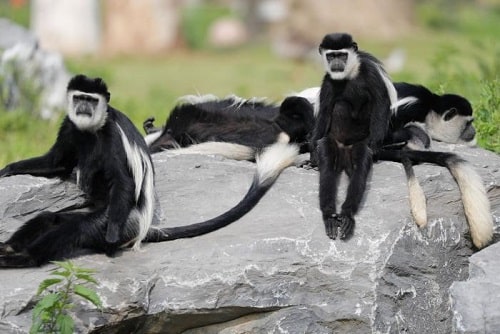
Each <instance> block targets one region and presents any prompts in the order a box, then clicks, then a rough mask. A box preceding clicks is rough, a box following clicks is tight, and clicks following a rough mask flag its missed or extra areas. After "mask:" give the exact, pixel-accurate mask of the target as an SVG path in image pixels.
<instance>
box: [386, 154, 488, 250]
mask: <svg viewBox="0 0 500 334" xmlns="http://www.w3.org/2000/svg"><path fill="white" fill-rule="evenodd" d="M376 156H377V158H378V159H380V160H387V161H396V162H403V161H404V159H409V160H410V161H411V162H413V163H433V164H437V165H440V166H443V167H446V168H447V169H448V170H449V171H450V173H451V175H453V177H454V179H455V181H456V182H457V184H458V187H459V189H460V193H461V197H462V203H463V206H464V212H465V216H466V217H467V222H468V223H469V229H470V234H471V237H472V242H473V243H474V245H475V246H476V247H477V248H483V247H485V246H486V245H487V244H488V243H489V242H490V241H491V239H492V237H493V216H492V214H491V208H490V202H489V200H488V196H487V195H486V189H485V187H484V185H483V182H482V179H481V176H479V174H478V173H477V172H476V171H475V170H474V168H473V167H472V166H471V165H470V164H469V163H468V162H467V161H465V160H463V159H462V158H460V157H458V156H457V155H456V154H453V153H447V152H432V151H413V150H411V151H399V150H380V151H379V152H377V154H376ZM410 195H411V194H410Z"/></svg>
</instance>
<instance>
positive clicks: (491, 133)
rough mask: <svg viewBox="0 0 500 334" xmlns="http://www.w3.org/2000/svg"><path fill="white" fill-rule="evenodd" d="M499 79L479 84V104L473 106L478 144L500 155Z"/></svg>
mask: <svg viewBox="0 0 500 334" xmlns="http://www.w3.org/2000/svg"><path fill="white" fill-rule="evenodd" d="M499 92H500V79H499V78H498V77H496V78H495V79H492V80H485V81H484V82H483V83H482V84H481V95H480V98H479V102H478V103H476V104H475V106H474V115H475V121H474V124H475V125H476V128H477V132H478V143H479V145H480V146H481V147H484V148H485V149H487V150H491V151H494V152H496V153H500V93H499Z"/></svg>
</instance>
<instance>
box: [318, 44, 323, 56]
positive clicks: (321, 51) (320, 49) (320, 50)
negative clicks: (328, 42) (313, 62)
mask: <svg viewBox="0 0 500 334" xmlns="http://www.w3.org/2000/svg"><path fill="white" fill-rule="evenodd" d="M318 52H319V54H320V55H322V54H323V48H322V47H321V46H320V47H319V48H318Z"/></svg>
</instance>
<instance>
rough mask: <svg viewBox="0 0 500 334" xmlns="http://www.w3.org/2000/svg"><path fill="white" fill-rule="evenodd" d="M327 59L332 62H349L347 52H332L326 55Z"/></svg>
mask: <svg viewBox="0 0 500 334" xmlns="http://www.w3.org/2000/svg"><path fill="white" fill-rule="evenodd" d="M326 59H327V60H328V61H332V60H334V59H338V60H341V61H343V62H346V61H347V52H344V51H330V52H328V53H327V54H326Z"/></svg>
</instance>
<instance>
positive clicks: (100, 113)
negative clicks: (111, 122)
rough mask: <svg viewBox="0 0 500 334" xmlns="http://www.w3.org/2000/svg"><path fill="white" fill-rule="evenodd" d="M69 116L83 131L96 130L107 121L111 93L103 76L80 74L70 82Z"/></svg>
mask: <svg viewBox="0 0 500 334" xmlns="http://www.w3.org/2000/svg"><path fill="white" fill-rule="evenodd" d="M67 98H68V110H67V112H68V117H69V119H70V120H71V121H72V122H73V124H75V126H76V127H77V128H78V129H80V130H82V131H91V132H96V131H97V130H99V129H101V128H102V127H103V126H104V124H105V123H106V117H107V115H108V102H109V99H110V94H109V92H108V87H107V86H106V83H105V82H104V81H103V80H102V79H101V78H89V77H87V76H85V75H82V74H79V75H76V76H75V77H73V78H72V79H71V80H70V82H69V83H68V88H67Z"/></svg>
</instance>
